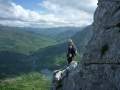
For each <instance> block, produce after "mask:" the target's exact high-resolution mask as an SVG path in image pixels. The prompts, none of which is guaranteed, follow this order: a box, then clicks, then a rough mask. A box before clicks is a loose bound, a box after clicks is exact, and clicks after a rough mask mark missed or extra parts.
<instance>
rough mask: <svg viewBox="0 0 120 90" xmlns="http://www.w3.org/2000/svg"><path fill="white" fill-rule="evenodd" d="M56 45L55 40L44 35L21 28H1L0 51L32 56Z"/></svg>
mask: <svg viewBox="0 0 120 90" xmlns="http://www.w3.org/2000/svg"><path fill="white" fill-rule="evenodd" d="M54 44H56V41H55V40H53V39H51V38H50V37H46V36H44V35H42V34H36V33H34V32H31V31H26V30H24V29H19V28H18V29H17V28H12V27H3V26H1V27H0V51H12V52H18V53H23V54H30V53H32V52H35V51H36V50H38V49H40V48H45V47H47V46H49V45H54Z"/></svg>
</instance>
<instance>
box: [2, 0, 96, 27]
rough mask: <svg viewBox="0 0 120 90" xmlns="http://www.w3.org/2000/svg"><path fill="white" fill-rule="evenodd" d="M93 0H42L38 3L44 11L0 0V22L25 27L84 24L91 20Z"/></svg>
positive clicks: (94, 5) (8, 0)
mask: <svg viewBox="0 0 120 90" xmlns="http://www.w3.org/2000/svg"><path fill="white" fill-rule="evenodd" d="M96 4H97V2H96V1H95V0H81V1H79V0H71V1H69V0H44V1H43V2H41V3H40V4H39V6H40V7H42V8H44V9H45V11H46V12H45V13H38V12H36V11H32V10H30V9H25V8H23V7H22V6H21V5H17V4H16V3H15V2H13V1H12V0H0V24H3V25H10V26H27V27H33V26H34V27H54V26H85V25H89V24H91V23H92V21H93V13H94V10H95V8H96Z"/></svg>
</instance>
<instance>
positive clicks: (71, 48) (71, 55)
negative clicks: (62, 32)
mask: <svg viewBox="0 0 120 90" xmlns="http://www.w3.org/2000/svg"><path fill="white" fill-rule="evenodd" d="M76 55H77V49H76V46H75V44H74V43H73V41H72V39H69V40H68V50H67V61H68V64H70V63H71V62H72V61H73V60H74V59H75V56H76Z"/></svg>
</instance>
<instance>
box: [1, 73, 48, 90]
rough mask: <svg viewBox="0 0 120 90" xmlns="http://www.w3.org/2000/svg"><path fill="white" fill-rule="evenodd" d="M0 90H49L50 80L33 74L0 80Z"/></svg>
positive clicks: (38, 74)
mask: <svg viewBox="0 0 120 90" xmlns="http://www.w3.org/2000/svg"><path fill="white" fill-rule="evenodd" d="M0 90H50V80H49V79H47V77H45V76H43V75H41V74H40V73H36V72H34V73H29V74H24V75H21V76H18V77H15V78H7V79H5V80H1V82H0Z"/></svg>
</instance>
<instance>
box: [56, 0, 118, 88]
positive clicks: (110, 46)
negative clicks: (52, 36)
mask: <svg viewBox="0 0 120 90" xmlns="http://www.w3.org/2000/svg"><path fill="white" fill-rule="evenodd" d="M93 31H94V34H93V36H92V39H91V40H90V41H89V43H88V45H87V47H86V50H85V53H84V55H83V58H82V60H81V61H80V64H79V65H78V66H77V67H76V68H74V70H73V71H70V73H68V76H67V77H65V78H63V79H61V82H60V84H61V85H60V87H59V88H56V90H120V0H98V7H97V9H96V11H95V14H94V23H93Z"/></svg>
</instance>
